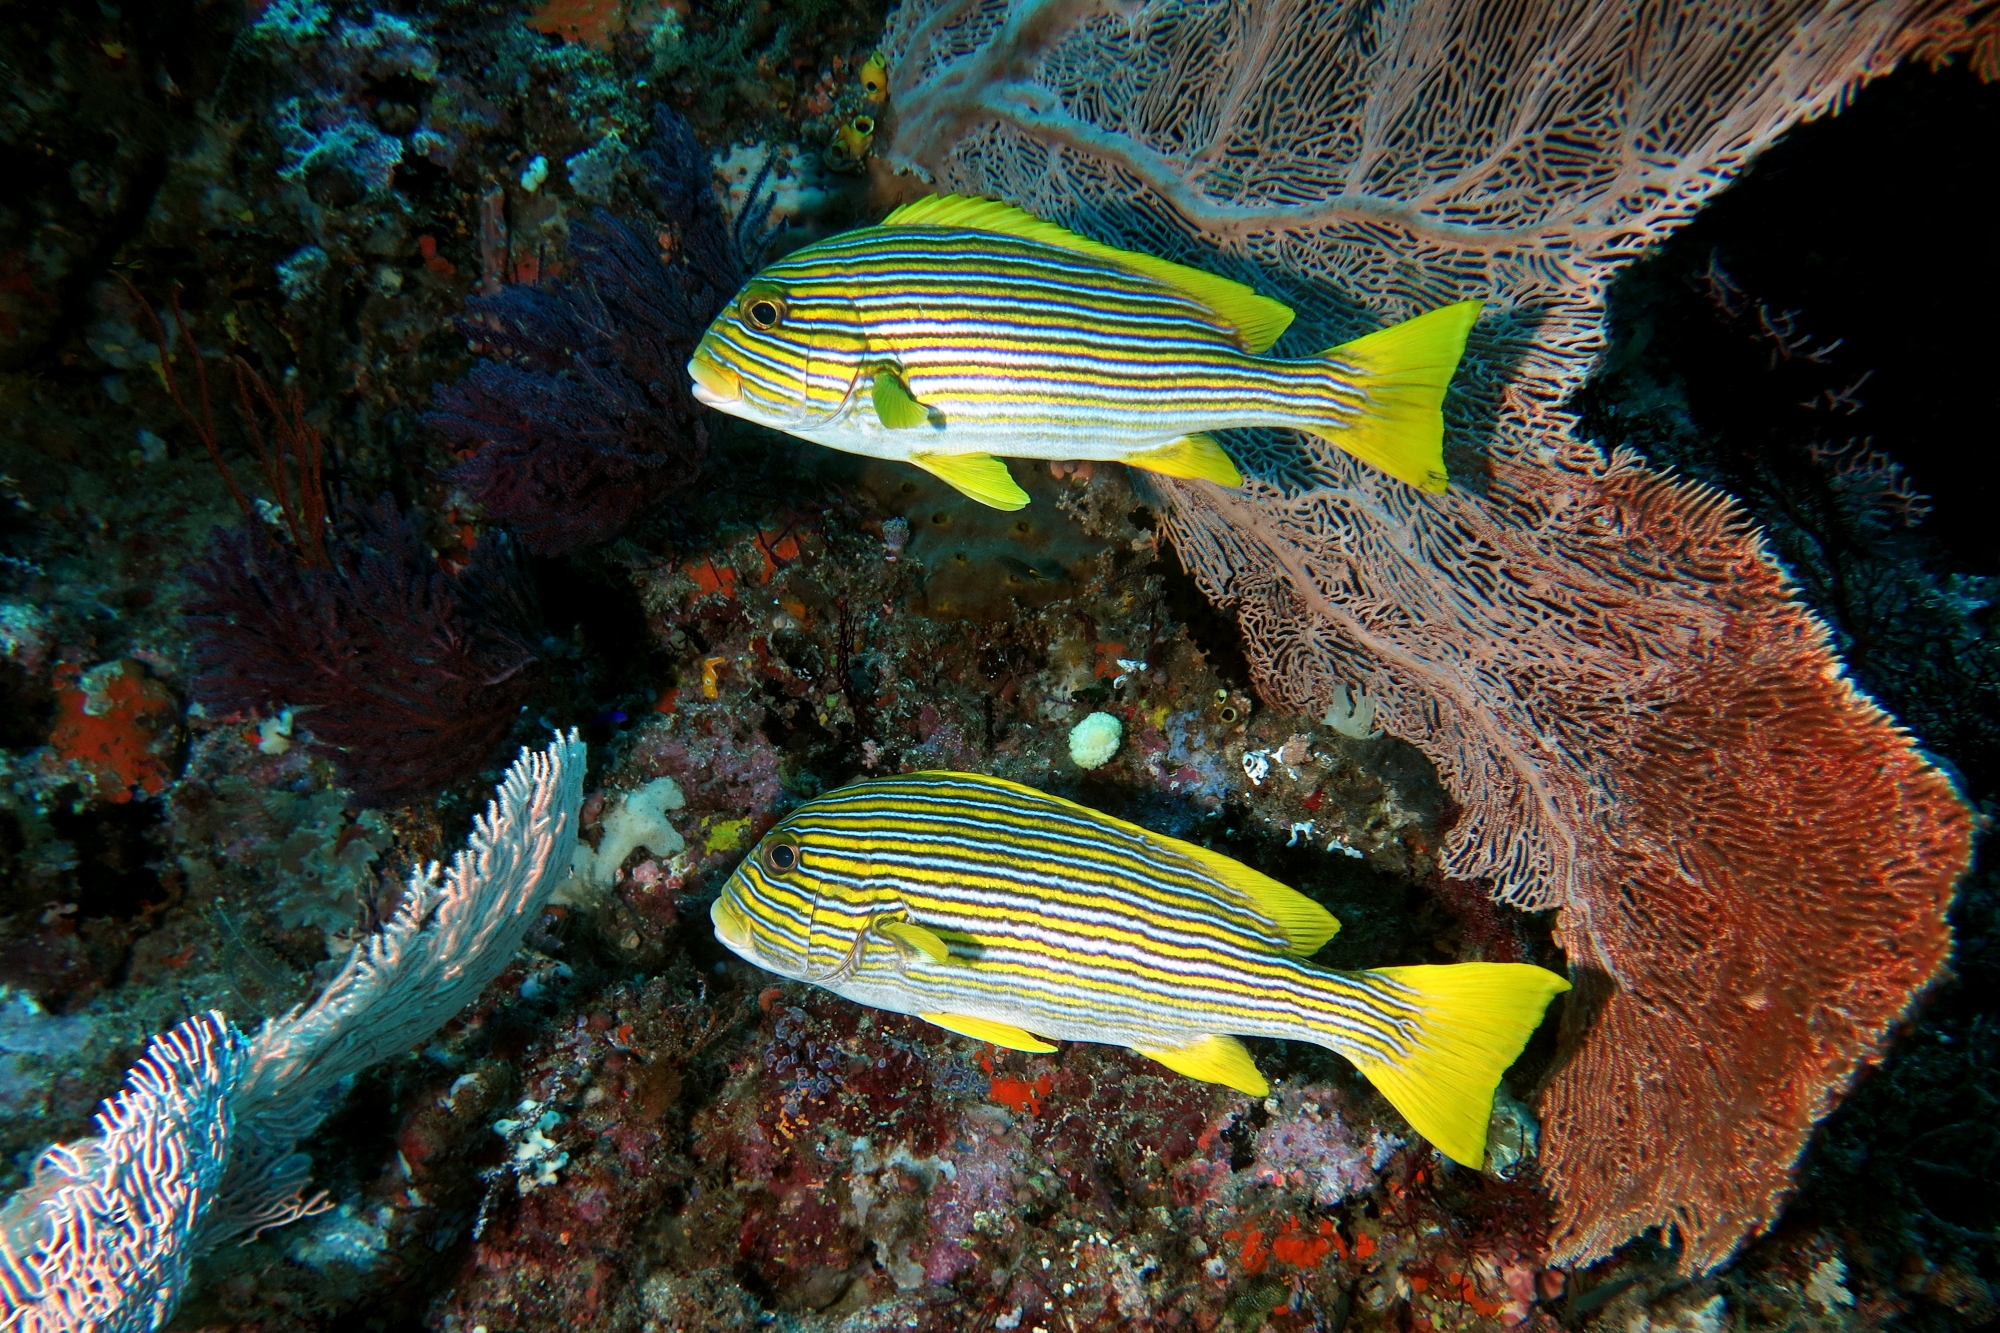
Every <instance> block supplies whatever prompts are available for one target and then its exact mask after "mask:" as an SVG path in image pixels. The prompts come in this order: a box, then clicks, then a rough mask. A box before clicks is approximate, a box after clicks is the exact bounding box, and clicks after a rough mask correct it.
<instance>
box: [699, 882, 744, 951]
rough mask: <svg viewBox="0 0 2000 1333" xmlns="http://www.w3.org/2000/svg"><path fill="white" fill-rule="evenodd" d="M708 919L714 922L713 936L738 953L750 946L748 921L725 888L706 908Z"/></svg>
mask: <svg viewBox="0 0 2000 1333" xmlns="http://www.w3.org/2000/svg"><path fill="white" fill-rule="evenodd" d="M708 919H709V920H710V921H712V922H714V923H715V938H717V939H719V940H721V941H722V942H723V943H724V944H726V945H728V946H729V947H730V948H732V949H734V950H736V952H738V953H742V952H744V951H745V950H747V949H748V948H749V947H750V923H749V922H748V921H745V920H744V919H743V912H742V910H741V909H740V908H738V907H737V906H736V903H735V901H734V900H733V899H732V898H731V897H730V896H729V893H728V892H727V891H726V890H725V891H724V892H723V895H722V896H721V897H720V898H717V899H716V900H715V903H714V905H713V906H711V907H710V908H709V909H708Z"/></svg>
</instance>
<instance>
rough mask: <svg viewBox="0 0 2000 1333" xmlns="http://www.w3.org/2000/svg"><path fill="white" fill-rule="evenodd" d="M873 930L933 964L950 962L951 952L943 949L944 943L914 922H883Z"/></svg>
mask: <svg viewBox="0 0 2000 1333" xmlns="http://www.w3.org/2000/svg"><path fill="white" fill-rule="evenodd" d="M875 929H876V930H878V931H880V932H881V933H882V934H883V935H885V936H887V937H888V938H889V939H891V940H893V941H894V942H895V943H896V944H898V945H900V946H901V947H903V948H905V949H908V950H911V951H912V952H914V953H920V954H923V955H924V956H925V957H927V958H929V959H930V960H931V961H932V962H933V963H948V962H950V961H951V950H950V949H948V948H946V947H945V942H944V941H943V940H941V939H939V938H938V937H937V936H936V935H935V934H933V933H932V932H930V931H928V930H925V929H924V928H923V927H922V926H920V925H918V924H917V923H916V922H914V921H884V922H881V923H880V924H878V925H877V926H876V927H875Z"/></svg>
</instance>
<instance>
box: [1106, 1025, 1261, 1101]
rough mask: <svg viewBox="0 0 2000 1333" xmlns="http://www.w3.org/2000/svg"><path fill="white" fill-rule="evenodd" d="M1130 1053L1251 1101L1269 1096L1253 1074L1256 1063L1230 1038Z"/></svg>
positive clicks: (1255, 1073)
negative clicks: (1243, 1094)
mask: <svg viewBox="0 0 2000 1333" xmlns="http://www.w3.org/2000/svg"><path fill="white" fill-rule="evenodd" d="M1132 1049H1134V1050H1136V1051H1137V1052H1139V1054H1141V1055H1143V1056H1145V1057H1146V1058H1147V1059H1149V1060H1158V1061H1159V1062H1160V1063H1161V1064H1163V1065H1165V1066H1166V1067H1167V1068H1169V1069H1171V1070H1173V1071H1174V1072H1175V1073H1176V1074H1186V1075H1187V1076H1188V1077H1189V1078H1198V1079H1200V1080H1201V1081H1202V1082H1203V1083H1220V1084H1221V1085H1222V1086H1223V1087H1225V1088H1234V1089H1236V1090H1237V1091H1238V1092H1247V1093H1249V1094H1250V1095H1251V1096H1252V1097H1268V1096H1270V1095H1271V1085H1270V1084H1269V1083H1268V1082H1266V1081H1265V1079H1264V1076H1263V1075H1262V1074H1261V1073H1259V1072H1258V1071H1257V1062H1256V1061H1255V1060H1252V1059H1251V1058H1250V1052H1249V1051H1248V1050H1247V1049H1245V1048H1244V1045H1243V1043H1242V1042H1240V1041H1238V1040H1236V1038H1234V1037H1203V1038H1202V1039H1201V1040H1200V1041H1196V1042H1190V1043H1188V1044H1187V1045H1186V1046H1177V1047H1174V1048H1172V1049H1171V1050H1154V1051H1149V1050H1147V1049H1146V1048H1145V1047H1144V1046H1135V1047H1133V1048H1132Z"/></svg>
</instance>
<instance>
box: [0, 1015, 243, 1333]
mask: <svg viewBox="0 0 2000 1333" xmlns="http://www.w3.org/2000/svg"><path fill="white" fill-rule="evenodd" d="M245 1057H246V1051H245V1043H244V1040H243V1036H242V1034H241V1033H239V1032H237V1030H236V1029H235V1027H233V1026H232V1025H231V1024H230V1023H229V1021H228V1020H227V1019H225V1018H224V1017H223V1016H222V1015H221V1014H219V1013H214V1012H210V1013H206V1014H197V1015H196V1016H195V1017H193V1018H190V1019H188V1020H187V1021H186V1022H185V1023H182V1024H181V1025H180V1026H179V1027H177V1028H175V1029H174V1030H173V1031H171V1032H168V1033H166V1034H165V1035H163V1036H159V1037H155V1038H153V1042H152V1045H150V1046H149V1047H147V1049H146V1054H145V1055H144V1056H142V1057H141V1058H140V1060H139V1063H138V1064H136V1065H134V1066H133V1067H132V1071H131V1072H130V1073H129V1074H127V1075H126V1076H125V1086H124V1087H123V1088H122V1089H121V1090H120V1091H119V1093H118V1095H117V1096H115V1097H113V1098H111V1099H110V1100H109V1101H107V1102H105V1103H104V1108H103V1109H102V1110H101V1111H99V1112H98V1113H97V1127H98V1135H97V1137H96V1138H91V1139H84V1140H81V1141H80V1142H77V1143H59V1144H56V1145H55V1146H54V1147H52V1148H49V1149H47V1150H46V1151H44V1152H43V1153H42V1155H41V1157H40V1159H39V1160H38V1161H36V1163H35V1171H34V1178H33V1180H32V1181H31V1182H30V1183H29V1185H28V1186H27V1188H26V1189H23V1190H22V1191H21V1192H20V1193H19V1194H16V1195H15V1196H14V1197H13V1198H12V1199H10V1200H9V1201H8V1202H7V1204H6V1206H5V1207H4V1208H0V1330H5V1331H6V1333H68V1331H69V1330H83V1329H89V1330H92V1333H127V1330H133V1331H135V1333H136V1331H139V1330H144V1331H146V1333H150V1330H153V1329H156V1328H158V1327H160V1326H161V1325H162V1324H164V1323H165V1322H166V1321H167V1317H168V1316H169V1315H171V1314H172V1313H173V1309H174V1306H175V1305H176V1304H177V1303H178V1302H179V1300H180V1296H181V1289H182V1287H183V1286H184V1285H185V1283H186V1281H187V1269H188V1261H189V1259H190V1257H191V1255H192V1252H193V1251H192V1246H191V1245H190V1241H191V1240H192V1238H193V1235H194V1232H195V1229H196V1228H197V1227H199V1226H200V1225H201V1223H202V1220H203V1218H204V1217H205V1215H206V1214H207V1213H208V1211H209V1208H210V1206H211V1205H212V1204H213V1203H214V1201H215V1198H216V1193H217V1187H218V1186H219V1184H220V1183H221V1180H222V1175H223V1170H224V1163H225V1161H226V1160H227V1157H228V1151H229V1140H230V1127H231V1122H232V1119H233V1117H232V1114H231V1106H230V1102H231V1094H232V1093H233V1092H234V1091H235V1090H236V1088H237V1086H238V1083H239V1080H240V1079H241V1077H242V1075H243V1073H244V1071H245V1068H246V1063H245Z"/></svg>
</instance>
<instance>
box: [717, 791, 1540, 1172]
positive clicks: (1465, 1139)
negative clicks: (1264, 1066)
mask: <svg viewBox="0 0 2000 1333" xmlns="http://www.w3.org/2000/svg"><path fill="white" fill-rule="evenodd" d="M711 916H712V918H713V920H714V922H715V933H716V936H717V938H719V939H721V940H722V942H723V943H724V944H726V945H728V946H729V947H730V948H731V949H733V950H735V951H736V952H737V953H739V954H741V955H742V956H743V957H744V958H746V959H748V960H749V961H751V962H753V963H756V964H757V965H758V966H760V967H764V968H768V969H770V970H771V971H773V972H777V973H780V974H781V975H784V976H788V977H793V978H796V979H798V980H801V981H810V982H813V983H816V984H818V985H821V986H824V987H826V988H827V989H828V990H831V991H833V992H834V993H835V994H837V995H843V996H846V997H847V998H848V999H851V1000H854V1001H857V1002H858V1003H861V1004H868V1005H874V1006H876V1007H877V1008H881V1009H890V1010H894V1011H896V1012H898V1013H905V1014H917V1015H920V1016H922V1017H924V1018H927V1019H929V1020H930V1021H931V1022H933V1023H936V1024H938V1025H939V1026H941V1027H945V1028H949V1029H951V1030H952V1031H954V1032H962V1033H965V1034H966V1035H968V1036H973V1037H977V1038H979V1039H980V1040H982V1041H991V1042H995V1043H997V1044H999V1045H1002V1046H1011V1047H1015V1048H1017V1049H1020V1050H1031V1051H1048V1050H1053V1049H1055V1047H1054V1046H1053V1045H1052V1044H1051V1041H1050V1040H1049V1039H1054V1040H1062V1041H1091V1042H1108V1043H1111V1044H1114V1045H1121V1046H1129V1047H1131V1048H1132V1049H1134V1050H1137V1051H1139V1052H1141V1053H1143V1054H1145V1055H1148V1056H1151V1057H1152V1058H1153V1059H1155V1060H1158V1061H1159V1062H1160V1063H1162V1064H1164V1065H1166V1066H1167V1067H1168V1068H1170V1069H1174V1070H1177V1071H1178V1072H1180V1073H1184V1074H1187V1075H1189V1076H1190V1077H1193V1078H1199V1079H1205V1080H1208V1081H1210V1082H1216V1083H1223V1084H1227V1085H1228V1086H1230V1087H1233V1088H1237V1089H1239V1090H1241V1091H1243V1092H1247V1093H1249V1094H1251V1095H1252V1096H1258V1097H1261V1096H1264V1095H1265V1094H1266V1093H1267V1092H1269V1090H1270V1089H1269V1085H1268V1084H1267V1083H1266V1082H1265V1081H1264V1078H1263V1076H1262V1075H1261V1074H1259V1073H1258V1072H1257V1067H1256V1064H1255V1062H1253V1061H1252V1060H1251V1058H1250V1055H1249V1052H1248V1051H1246V1050H1245V1049H1244V1048H1243V1045H1242V1043H1241V1042H1239V1041H1237V1040H1236V1035H1238V1034H1240V1035H1250V1036H1265V1037H1280V1038H1286V1039H1291V1040H1298V1041H1309V1042H1313V1043H1315V1044H1316V1045H1320V1046H1324V1047H1326V1048H1327V1049H1329V1050H1333V1051H1338V1052H1339V1053H1341V1054H1342V1055H1345V1056H1346V1057H1347V1058H1348V1059H1350V1060H1352V1061H1353V1062H1354V1064H1355V1065H1356V1067H1357V1068H1359V1069H1360V1070H1361V1072H1362V1073H1363V1074H1365V1075H1366V1076H1367V1077H1368V1079H1369V1080H1370V1081H1371V1082H1372V1083H1374V1085H1375V1086H1376V1087H1377V1088H1378V1089H1380V1090H1381V1091H1382V1093H1383V1095H1385V1096H1386V1097H1388V1099H1389V1101H1390V1102H1391V1103H1392V1104H1394V1105H1395V1107H1396V1108H1397V1110H1399V1111H1401V1112H1402V1113H1403V1115H1404V1116H1405V1117H1406V1118H1407V1119H1408V1120H1409V1122H1410V1123H1411V1124H1412V1125H1413V1126H1415V1127H1416V1129H1417V1131H1418V1132H1419V1133H1421V1134H1423V1135H1424V1137H1426V1138H1428V1139H1429V1140H1430V1141H1431V1142H1432V1143H1434V1144H1436V1145H1437V1147H1438V1148H1439V1150H1440V1151H1442V1152H1443V1153H1444V1154H1445V1155H1446V1156H1448V1157H1451V1158H1452V1159H1453V1160H1455V1161H1459V1162H1464V1163H1466V1164H1468V1165H1471V1166H1479V1165H1481V1164H1482V1163H1483V1161H1484V1160H1485V1151H1486V1128H1487V1122H1488V1120H1489V1119H1490V1118H1491V1116H1492V1111H1493V1089H1494V1087H1495V1086H1496V1085H1497V1084H1498V1082H1499V1080H1500V1075H1501V1074H1502V1073H1504V1072H1505V1071H1506V1068H1507V1066H1508V1065H1510V1064H1512V1063H1513V1061H1514V1059H1515V1057H1516V1056H1518V1055H1519V1054H1520V1053H1521V1048H1522V1046H1524V1045H1525V1044H1526V1043H1527V1040H1528V1037H1529V1035H1530V1034H1532V1033H1533V1032H1534V1030H1535V1027H1536V1026H1537V1025H1538V1024H1539V1023H1540V1022H1541V1019H1542V1014H1543V1011H1544V1010H1545V1009H1546V1008H1547V1007H1548V1003H1549V1001H1550V999H1552V998H1553V997H1554V996H1556V995H1558V994H1560V993H1561V992H1563V991H1566V990H1568V989H1569V983H1568V982H1566V981H1564V980H1563V979H1562V978H1561V977H1559V976H1557V975H1556V974H1555V973H1553V972H1549V971H1547V970H1545V969H1543V968H1539V967H1530V966H1528V965H1526V964H1519V963H1459V964H1455V965H1449V966H1435V967H1385V968H1377V969H1375V970H1373V971H1367V972H1336V971H1333V970H1331V969H1328V968H1323V967H1318V966H1315V965H1314V964H1312V963H1310V962H1308V961H1306V956H1307V955H1310V954H1311V953H1313V952H1314V951H1315V950H1317V949H1318V948H1319V947H1320V946H1321V945H1323V944H1325V943H1326V941H1327V940H1328V939H1330V938H1332V936H1333V934H1334V932H1335V931H1337V930H1339V929H1340V923H1339V922H1338V921H1336V920H1334V918H1333V916H1332V915H1331V914H1330V913H1328V912H1327V910H1326V909H1325V908H1323V907H1321V906H1320V905H1319V904H1317V903H1315V902H1313V901H1312V900H1311V899H1310V898H1307V897H1306V896H1305V895H1304V894H1301V893H1299V892H1297V891H1296V890H1294V889H1290V888H1287V887H1286V886H1285V885H1283V884H1280V883H1279V882H1278V881H1276V880H1274V879H1271V878H1269V877H1268V876H1265V875H1262V874H1259V873H1258V872H1257V871H1255V870H1252V869H1250V867H1248V866H1245V865H1243V864H1241V863H1239V862H1236V861H1233V860H1231V859H1229V858H1228V857H1226V856H1223V855H1222V854H1221V853H1219V852H1213V851H1210V850H1209V849H1207V848H1205V847H1197V846H1195V845H1193V844H1191V843H1186V842H1182V841H1180V840H1178V839H1175V838H1169V837H1166V836H1164V835H1162V834H1158V833H1153V832H1150V831H1149V830H1146V829H1143V828H1140V827H1139V826H1137V825H1135V824H1128V823H1126V822H1125V821H1123V820H1119V819H1113V818H1112V817H1111V816H1109V815H1106V814H1101V813H1099V812H1098V811H1095V810H1090V809H1087V808H1085V807H1083V806H1080V805H1077V804H1075V803H1073V802H1070V801H1065V800H1062V799H1060V798H1058V797H1054V796H1049V795H1047V794H1045V793H1043V792H1039V791H1036V790H1034V789H1033V788H1032V787H1024V786H1022V785H1021V784H1019V783H1016V782H1009V781H1007V780H1005V779H1004V778H994V777H985V776H982V775H980V774H976V773H910V774H905V775H903V776H901V777H892V778H881V779H877V780H874V781H870V782H863V783H858V784H856V785H854V786H851V787H844V788H842V789H841V790H839V791H836V792H832V793H830V794H828V795H826V796H822V797H820V798H818V799H817V800H813V801H808V802H806V803H805V804H804V805H802V806H800V807H799V808H798V809H797V810H795V811H794V812H793V813H792V814H791V815H790V816H789V817H788V818H787V819H785V821H784V822H783V823H781V824H779V825H778V826H777V827H776V828H775V829H773V830H772V831H771V832H770V833H769V834H768V835H766V836H765V838H764V839H763V841H762V842H760V843H758V845H757V848H756V850H755V851H753V852H752V853H751V854H750V856H749V857H748V858H746V859H745V860H744V862H743V865H742V866H741V868H739V869H738V870H737V872H736V874H735V875H734V876H733V877H732V878H731V879H730V881H729V883H728V885H727V886H726V887H725V888H724V889H723V891H722V895H721V896H720V897H719V898H717V899H716V902H715V906H714V908H713V909H712V912H711Z"/></svg>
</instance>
